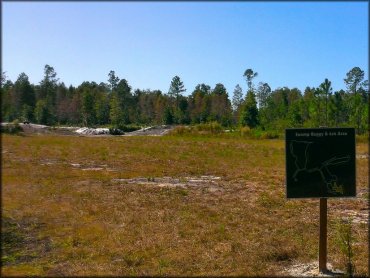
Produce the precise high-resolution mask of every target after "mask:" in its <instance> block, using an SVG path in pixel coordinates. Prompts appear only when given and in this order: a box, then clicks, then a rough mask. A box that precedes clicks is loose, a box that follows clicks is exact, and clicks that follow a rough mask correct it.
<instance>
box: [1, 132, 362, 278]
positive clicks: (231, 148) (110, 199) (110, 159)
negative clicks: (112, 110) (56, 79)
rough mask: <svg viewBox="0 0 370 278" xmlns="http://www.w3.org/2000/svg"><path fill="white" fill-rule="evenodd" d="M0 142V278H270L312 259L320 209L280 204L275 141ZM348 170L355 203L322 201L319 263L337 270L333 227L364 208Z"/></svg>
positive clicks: (281, 168) (281, 176) (313, 204)
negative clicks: (325, 248) (323, 242)
mask: <svg viewBox="0 0 370 278" xmlns="http://www.w3.org/2000/svg"><path fill="white" fill-rule="evenodd" d="M2 140H3V146H2V151H3V154H2V185H3V186H2V204H3V211H2V212H3V219H2V223H3V230H2V232H3V233H5V234H6V235H7V237H6V238H3V243H4V242H5V244H3V248H4V249H3V258H2V261H3V267H2V275H48V276H54V275H134V276H138V275H176V276H190V275H197V276H199V275H207V276H210V275H246V276H252V275H263V276H266V275H268V276H270V275H281V274H284V273H282V270H283V269H284V268H285V267H287V266H289V265H291V264H293V262H311V261H315V260H317V254H318V214H319V212H318V200H286V199H285V188H284V183H285V181H284V180H285V165H284V153H285V150H284V142H283V141H282V140H249V139H241V138H222V137H177V136H165V137H96V138H93V137H72V136H70V137H69V136H51V135H41V136H24V137H20V136H11V135H4V136H3V138H2ZM357 152H358V153H361V154H365V153H366V154H368V150H367V146H366V145H365V144H363V143H361V144H359V145H358V146H357ZM71 164H75V165H71ZM77 164H79V165H77ZM88 168H102V169H101V170H91V169H90V170H83V169H88ZM357 171H358V173H357V182H358V184H357V188H358V193H359V194H358V198H357V199H343V200H329V202H328V203H329V235H328V238H329V255H328V256H329V261H330V262H332V263H333V265H334V267H336V268H341V269H345V266H344V265H343V258H342V255H341V254H340V251H339V247H337V246H336V245H335V241H334V236H333V235H334V233H335V230H334V227H335V225H334V221H335V220H336V219H339V218H340V217H342V216H345V214H343V212H345V211H365V212H367V210H366V209H368V208H367V200H368V198H369V196H368V194H367V184H368V167H367V159H358V161H357ZM201 175H215V176H220V177H221V180H220V181H217V186H218V187H219V188H220V190H216V191H209V190H207V189H206V188H204V187H185V188H176V187H174V188H167V187H158V186H155V185H150V184H148V185H138V184H130V183H119V182H118V183H117V182H113V181H112V180H113V179H123V178H135V177H145V178H148V179H151V178H153V177H154V178H155V177H163V176H170V177H179V178H180V179H181V178H185V177H188V176H201ZM354 229H355V233H354V234H355V237H356V243H355V247H354V248H355V257H354V264H355V266H356V274H358V275H363V276H366V275H368V274H369V273H368V269H367V262H368V258H369V257H368V249H367V246H368V240H367V224H360V223H358V224H354Z"/></svg>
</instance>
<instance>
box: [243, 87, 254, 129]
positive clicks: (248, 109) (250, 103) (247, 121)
mask: <svg viewBox="0 0 370 278" xmlns="http://www.w3.org/2000/svg"><path fill="white" fill-rule="evenodd" d="M240 125H241V126H248V127H250V128H254V127H256V126H257V125H258V109H257V102H256V96H255V94H254V92H253V91H248V93H247V97H246V99H245V103H244V105H243V107H242V111H241V113H240Z"/></svg>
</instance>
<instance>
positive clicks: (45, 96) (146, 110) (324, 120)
mask: <svg viewBox="0 0 370 278" xmlns="http://www.w3.org/2000/svg"><path fill="white" fill-rule="evenodd" d="M243 76H244V77H245V79H246V82H247V86H248V90H247V94H246V96H245V100H244V101H243V92H242V88H241V87H240V86H239V85H237V86H236V87H235V89H234V92H233V93H234V94H233V98H232V103H231V101H230V98H229V96H228V92H227V90H226V88H225V86H224V85H223V84H222V83H217V84H216V85H215V87H214V88H213V89H211V87H210V86H209V85H206V84H204V83H201V84H198V85H197V86H196V87H195V89H194V91H193V92H192V93H191V94H190V95H189V96H184V95H182V93H183V92H185V87H184V84H183V82H182V81H181V79H180V77H179V76H175V77H174V78H173V79H172V81H171V84H170V89H169V91H168V94H162V92H161V91H160V90H150V89H146V90H141V89H136V90H135V91H134V93H132V88H131V87H130V85H129V83H128V81H127V80H125V79H120V78H118V77H117V76H116V74H115V72H114V71H110V72H109V74H108V81H107V83H103V82H102V83H100V84H97V83H96V82H93V81H92V82H87V81H84V82H82V84H81V85H79V86H78V87H77V88H74V87H73V86H70V87H69V88H67V87H66V86H65V85H64V84H63V83H58V82H59V80H58V78H57V74H56V72H55V70H54V68H53V67H51V66H49V65H45V67H44V77H43V79H42V80H41V81H40V83H39V84H38V85H33V84H31V83H30V82H29V80H28V76H27V75H26V74H25V73H21V74H20V75H19V76H18V78H17V80H16V81H15V83H12V81H10V80H7V77H6V75H5V73H4V72H3V73H2V76H1V117H2V121H3V122H11V121H13V120H15V119H21V120H28V121H36V122H37V123H40V124H47V125H54V124H63V125H84V126H109V125H113V126H114V128H116V127H117V126H120V125H128V124H138V125H155V124H163V123H164V124H183V125H185V124H195V125H196V124H205V123H211V122H217V123H219V124H220V125H221V126H223V127H229V128H232V127H235V126H237V125H239V126H242V127H246V126H248V127H249V128H251V129H252V130H253V129H256V131H255V132H254V131H251V132H250V133H252V134H253V136H257V137H263V136H267V137H270V136H272V137H274V136H275V134H273V133H274V132H277V133H279V134H282V133H283V132H284V129H286V128H299V127H319V126H328V127H355V128H356V132H357V134H358V135H360V134H365V133H366V132H367V130H368V118H369V91H368V80H364V77H365V74H364V71H362V70H361V69H360V68H358V67H354V68H352V69H351V70H350V71H349V72H348V73H347V74H346V78H345V79H344V83H345V84H346V86H347V90H346V91H344V90H340V91H336V92H332V88H331V82H330V81H329V80H328V79H324V81H323V82H322V83H321V84H319V85H318V87H307V88H306V89H305V90H304V92H303V93H302V92H301V91H300V90H298V89H297V88H292V89H290V88H287V87H283V88H277V89H275V90H271V88H270V86H269V85H268V83H265V82H259V84H258V87H257V88H256V89H255V87H254V84H253V80H254V78H255V77H257V76H258V74H257V73H256V72H254V71H253V70H252V69H247V70H246V71H245V72H244V75H243ZM257 103H258V105H257ZM271 131H273V132H272V134H271ZM269 132H270V134H269Z"/></svg>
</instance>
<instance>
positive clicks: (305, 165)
mask: <svg viewBox="0 0 370 278" xmlns="http://www.w3.org/2000/svg"><path fill="white" fill-rule="evenodd" d="M320 147H321V146H319V145H318V144H317V143H315V142H310V141H295V140H293V141H291V142H290V145H289V149H290V154H291V155H292V156H293V158H294V165H295V167H296V168H295V171H294V173H293V179H294V181H298V175H299V174H300V173H302V172H305V173H309V174H311V173H314V172H318V173H319V174H320V176H321V179H322V181H323V183H324V184H325V186H326V190H327V192H328V193H331V194H335V195H343V194H344V188H343V185H339V184H338V177H337V176H336V175H334V174H333V173H332V172H331V171H330V169H333V167H336V166H338V165H342V164H347V163H348V162H349V161H350V156H349V155H345V156H339V157H337V156H334V157H330V158H327V159H326V158H325V160H322V161H320V160H318V159H312V158H316V157H315V156H318V154H320V152H322V151H323V150H322V147H321V149H320Z"/></svg>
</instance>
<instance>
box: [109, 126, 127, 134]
mask: <svg viewBox="0 0 370 278" xmlns="http://www.w3.org/2000/svg"><path fill="white" fill-rule="evenodd" d="M109 134H111V135H123V134H125V133H124V132H123V131H122V130H120V129H118V128H110V129H109Z"/></svg>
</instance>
